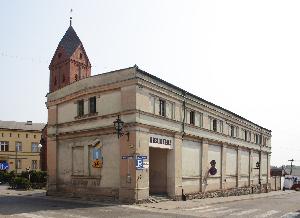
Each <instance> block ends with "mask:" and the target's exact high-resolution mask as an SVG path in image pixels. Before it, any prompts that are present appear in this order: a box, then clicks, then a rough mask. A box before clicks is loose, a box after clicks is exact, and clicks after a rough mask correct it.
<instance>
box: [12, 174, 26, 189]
mask: <svg viewBox="0 0 300 218" xmlns="http://www.w3.org/2000/svg"><path fill="white" fill-rule="evenodd" d="M9 185H10V187H11V188H12V189H25V190H27V189H30V187H31V185H30V181H29V180H28V179H26V178H24V177H20V176H17V177H15V178H14V179H12V180H11V181H10V183H9Z"/></svg>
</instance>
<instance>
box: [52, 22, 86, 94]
mask: <svg viewBox="0 0 300 218" xmlns="http://www.w3.org/2000/svg"><path fill="white" fill-rule="evenodd" d="M49 70H50V81H49V91H50V92H54V91H55V90H57V89H60V88H62V87H64V86H67V85H69V84H71V83H73V82H76V81H78V80H80V79H84V78H86V77H89V76H91V63H90V61H89V58H88V56H87V54H86V52H85V50H84V47H83V45H82V42H81V41H80V39H79V37H78V36H77V34H76V32H75V30H74V29H73V27H72V23H71V21H70V26H69V28H68V30H67V32H66V33H65V35H64V37H63V38H62V39H61V40H60V42H59V44H58V46H57V49H56V51H55V53H54V56H53V58H52V60H51V63H50V65H49Z"/></svg>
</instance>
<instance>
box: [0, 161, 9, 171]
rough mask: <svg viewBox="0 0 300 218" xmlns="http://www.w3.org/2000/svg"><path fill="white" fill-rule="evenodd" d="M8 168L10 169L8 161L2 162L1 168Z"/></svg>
mask: <svg viewBox="0 0 300 218" xmlns="http://www.w3.org/2000/svg"><path fill="white" fill-rule="evenodd" d="M8 169H9V165H8V163H7V162H6V161H3V162H1V163H0V170H8Z"/></svg>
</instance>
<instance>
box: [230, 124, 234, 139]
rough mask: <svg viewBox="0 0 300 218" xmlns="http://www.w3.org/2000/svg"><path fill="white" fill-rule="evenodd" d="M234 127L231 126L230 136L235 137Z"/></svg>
mask: <svg viewBox="0 0 300 218" xmlns="http://www.w3.org/2000/svg"><path fill="white" fill-rule="evenodd" d="M234 129H235V128H234V126H230V136H232V137H234Z"/></svg>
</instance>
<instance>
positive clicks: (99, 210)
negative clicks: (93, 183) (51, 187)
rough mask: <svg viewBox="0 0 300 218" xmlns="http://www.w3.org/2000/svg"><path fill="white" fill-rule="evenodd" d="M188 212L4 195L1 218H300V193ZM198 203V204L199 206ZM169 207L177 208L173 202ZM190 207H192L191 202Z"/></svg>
mask: <svg viewBox="0 0 300 218" xmlns="http://www.w3.org/2000/svg"><path fill="white" fill-rule="evenodd" d="M191 202H193V204H191V205H192V207H185V208H176V207H174V208H172V209H164V208H161V209H159V208H151V207H149V205H147V204H144V205H112V204H105V203H85V202H83V201H81V202H78V201H74V200H72V201H70V200H61V199H53V198H49V197H45V196H44V197H43V196H34V195H32V196H28V195H21V194H14V195H4V194H1V195H0V217H17V218H22V217H27V218H28V217H32V218H64V217H71V218H88V217H151V218H152V217H153V218H154V217H236V218H237V217H257V218H259V217H261V218H263V217H300V203H299V202H300V192H292V193H290V194H286V195H277V196H271V197H266V198H259V199H249V200H240V201H234V202H224V203H218V204H206V205H203V204H201V205H200V204H199V205H197V201H196V200H195V201H191ZM195 202H196V203H195ZM168 204H176V202H173V201H170V202H168ZM186 205H188V206H189V205H190V204H189V202H187V204H186Z"/></svg>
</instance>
